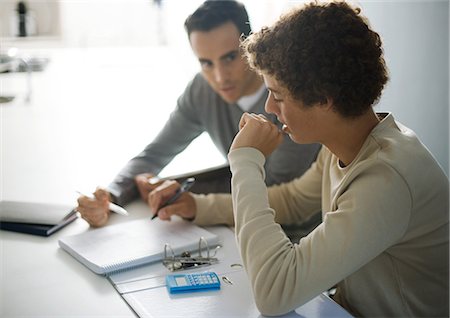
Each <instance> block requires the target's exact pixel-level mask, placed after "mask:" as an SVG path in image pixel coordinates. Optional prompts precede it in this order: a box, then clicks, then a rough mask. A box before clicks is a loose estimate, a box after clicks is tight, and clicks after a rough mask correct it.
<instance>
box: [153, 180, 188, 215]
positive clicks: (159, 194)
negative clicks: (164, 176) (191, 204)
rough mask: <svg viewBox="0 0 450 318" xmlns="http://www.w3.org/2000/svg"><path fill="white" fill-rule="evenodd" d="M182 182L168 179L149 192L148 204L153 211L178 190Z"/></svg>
mask: <svg viewBox="0 0 450 318" xmlns="http://www.w3.org/2000/svg"><path fill="white" fill-rule="evenodd" d="M179 187H180V184H179V183H178V182H176V181H175V180H166V181H164V182H163V183H162V184H161V185H159V186H158V187H156V188H155V189H154V190H153V191H152V192H150V193H149V194H148V205H149V206H150V209H151V210H152V212H153V213H156V211H157V210H158V208H159V207H160V206H162V205H163V204H164V203H166V201H167V200H168V199H169V198H170V197H171V196H172V195H173V194H174V193H175V192H176V191H177V190H178V188H179Z"/></svg>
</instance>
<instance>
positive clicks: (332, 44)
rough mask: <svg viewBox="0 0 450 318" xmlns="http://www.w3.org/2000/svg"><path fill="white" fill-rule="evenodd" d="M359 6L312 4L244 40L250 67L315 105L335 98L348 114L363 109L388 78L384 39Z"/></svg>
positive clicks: (377, 95) (340, 110)
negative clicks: (372, 26)
mask: <svg viewBox="0 0 450 318" xmlns="http://www.w3.org/2000/svg"><path fill="white" fill-rule="evenodd" d="M360 11H361V10H360V9H359V8H352V7H351V6H350V5H348V4H347V3H345V2H332V3H326V4H318V3H310V4H307V5H305V6H304V7H302V8H301V9H296V10H292V11H291V12H289V13H287V14H286V15H284V16H282V17H281V18H280V20H279V21H277V22H276V23H275V24H274V25H273V26H271V27H265V28H263V29H262V30H261V31H258V32H257V33H254V34H251V35H250V36H249V37H248V38H247V39H245V40H243V42H242V44H241V46H242V48H243V51H244V54H245V55H246V56H247V58H248V60H249V63H250V66H251V67H252V68H254V69H255V70H257V71H259V72H261V73H265V74H267V75H270V76H273V77H274V78H275V79H276V80H277V81H278V82H280V83H281V84H282V85H283V86H285V87H286V88H287V89H288V91H289V93H290V94H291V96H292V97H293V98H295V99H298V100H300V101H302V102H303V103H304V104H305V106H309V107H311V106H312V105H314V104H316V103H325V102H326V101H327V99H331V100H332V101H333V104H334V107H335V110H336V111H337V112H338V113H339V114H341V115H342V116H344V117H357V116H359V115H361V114H363V113H365V112H366V111H367V110H368V109H369V108H370V107H372V105H374V104H375V103H376V102H377V101H378V99H379V98H380V95H381V92H382V90H383V88H384V86H385V84H386V82H387V80H388V74H387V68H386V64H385V61H384V58H383V49H382V44H381V39H380V36H379V35H378V33H376V32H374V31H373V30H371V29H370V27H369V23H368V21H367V19H366V18H364V17H361V16H360Z"/></svg>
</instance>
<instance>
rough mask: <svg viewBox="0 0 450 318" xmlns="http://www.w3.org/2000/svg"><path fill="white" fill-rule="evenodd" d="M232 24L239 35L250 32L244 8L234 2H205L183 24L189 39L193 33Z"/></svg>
mask: <svg viewBox="0 0 450 318" xmlns="http://www.w3.org/2000/svg"><path fill="white" fill-rule="evenodd" d="M227 22H232V23H233V24H234V25H236V27H237V29H238V30H239V32H240V34H241V35H244V36H248V35H249V34H250V32H251V27H250V22H249V19H248V14H247V10H246V9H245V6H244V5H243V4H242V3H240V2H238V1H234V0H207V1H205V2H204V3H203V4H202V5H201V6H200V7H198V8H197V10H195V11H194V13H192V14H191V15H190V16H188V17H187V19H186V21H185V22H184V28H185V29H186V32H187V34H188V37H190V35H191V33H192V32H193V31H210V30H212V29H214V28H216V27H218V26H221V25H222V24H224V23H227Z"/></svg>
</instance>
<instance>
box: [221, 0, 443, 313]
mask: <svg viewBox="0 0 450 318" xmlns="http://www.w3.org/2000/svg"><path fill="white" fill-rule="evenodd" d="M243 47H244V49H245V50H246V54H247V56H248V58H249V60H250V64H251V65H252V66H253V68H255V69H256V70H258V71H259V72H261V74H262V75H263V78H264V81H265V83H266V85H267V87H268V89H269V91H270V93H269V97H268V100H267V104H266V110H267V112H269V113H273V114H276V115H277V118H278V119H279V120H280V121H281V122H282V123H284V126H283V129H282V131H283V132H284V133H285V134H288V135H289V136H290V137H291V139H292V140H293V141H295V142H297V143H302V144H304V143H313V142H319V143H321V144H322V145H323V147H322V150H321V152H320V153H319V156H318V159H317V161H316V162H315V163H314V164H313V166H312V167H311V168H310V169H309V170H308V171H307V172H306V173H305V175H304V176H303V177H301V178H299V179H297V180H295V181H293V182H291V183H288V184H284V185H281V186H278V187H275V188H273V189H270V191H269V193H268V194H267V190H266V187H265V186H264V169H262V167H263V164H264V161H265V157H266V156H268V155H269V154H270V153H271V152H272V151H273V150H274V149H275V148H276V147H277V145H279V143H280V141H281V140H282V138H283V137H282V135H283V134H282V133H281V132H280V131H279V129H278V128H277V127H275V126H274V125H272V124H271V123H270V122H269V121H267V120H266V119H264V118H263V117H261V116H257V115H252V114H245V115H244V116H243V118H242V119H241V123H240V127H241V130H240V132H239V133H238V135H237V136H236V138H235V140H234V142H233V144H232V146H231V150H230V153H229V161H230V166H231V171H232V174H233V178H232V198H233V207H234V218H235V223H236V236H237V240H238V245H239V248H240V252H241V255H242V258H243V262H244V265H245V268H246V270H247V273H248V275H249V277H250V280H251V283H252V286H253V291H254V294H255V299H256V302H257V304H258V306H259V308H260V309H261V312H262V313H265V314H269V315H274V314H282V313H285V312H288V311H290V310H292V309H294V308H296V307H297V306H299V305H301V304H304V303H305V302H307V301H308V300H310V299H311V298H313V297H314V296H316V295H317V294H319V293H320V292H322V291H324V290H326V289H328V288H330V287H332V286H334V285H336V284H337V293H336V295H335V300H336V301H337V302H339V303H340V304H341V305H342V306H343V307H345V308H346V309H348V310H349V311H350V312H351V313H353V314H354V315H356V316H378V317H388V316H404V317H405V316H417V317H419V316H420V317H423V316H426V317H444V316H445V317H448V315H449V307H448V306H449V294H448V292H449V285H448V283H449V276H448V271H449V262H448V252H449V245H448V239H449V231H448V217H449V216H448V212H449V182H448V178H447V177H446V175H445V174H444V172H443V170H442V169H441V167H440V166H439V164H438V163H437V162H436V160H435V159H434V158H433V156H432V154H431V153H430V152H429V151H428V150H427V148H426V147H425V146H424V145H423V144H422V143H421V142H420V140H419V139H418V137H417V136H416V135H415V134H414V132H413V131H412V130H410V129H409V128H407V127H405V126H404V125H402V124H401V123H399V122H397V121H395V120H394V116H393V115H392V114H391V113H375V112H374V110H373V108H372V106H373V105H374V103H376V101H377V100H378V99H379V97H380V95H381V92H382V90H383V87H384V86H385V84H386V82H387V79H388V75H387V69H386V65H385V62H384V58H383V50H382V43H381V39H380V37H379V35H378V34H377V33H376V32H375V31H373V30H372V29H371V28H370V26H369V23H368V21H367V20H366V19H365V18H363V17H361V15H360V10H359V9H355V8H352V7H350V6H349V5H348V4H346V3H341V2H335V3H329V4H310V5H307V6H305V7H304V8H303V9H301V10H293V11H292V12H291V13H290V14H287V15H286V16H284V17H282V18H281V19H280V20H279V21H278V22H277V23H276V24H275V25H274V26H272V27H270V28H265V29H263V30H261V31H260V32H257V33H255V34H254V35H251V36H250V37H249V38H248V39H247V40H246V41H245V42H244V44H243ZM317 208H321V210H322V211H323V212H322V214H323V215H322V216H323V223H322V224H321V225H319V226H318V227H317V228H316V229H315V230H314V231H312V232H311V233H310V234H309V235H308V236H307V237H305V238H303V239H302V240H300V242H299V244H298V245H293V244H292V243H290V242H289V240H288V239H287V238H286V236H285V235H284V233H283V232H282V231H280V227H279V225H278V224H277V223H276V222H284V223H286V222H288V221H289V222H297V221H299V220H301V219H303V218H305V217H307V216H308V215H309V213H311V212H312V211H315V210H317Z"/></svg>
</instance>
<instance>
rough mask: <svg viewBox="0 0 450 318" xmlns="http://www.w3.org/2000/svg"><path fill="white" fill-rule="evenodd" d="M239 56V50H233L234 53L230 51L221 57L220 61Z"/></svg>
mask: <svg viewBox="0 0 450 318" xmlns="http://www.w3.org/2000/svg"><path fill="white" fill-rule="evenodd" d="M237 54H239V50H232V51H229V52H227V53H225V54H224V55H222V56H221V57H220V59H221V60H224V59H227V58H229V57H230V56H231V55H237Z"/></svg>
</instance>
